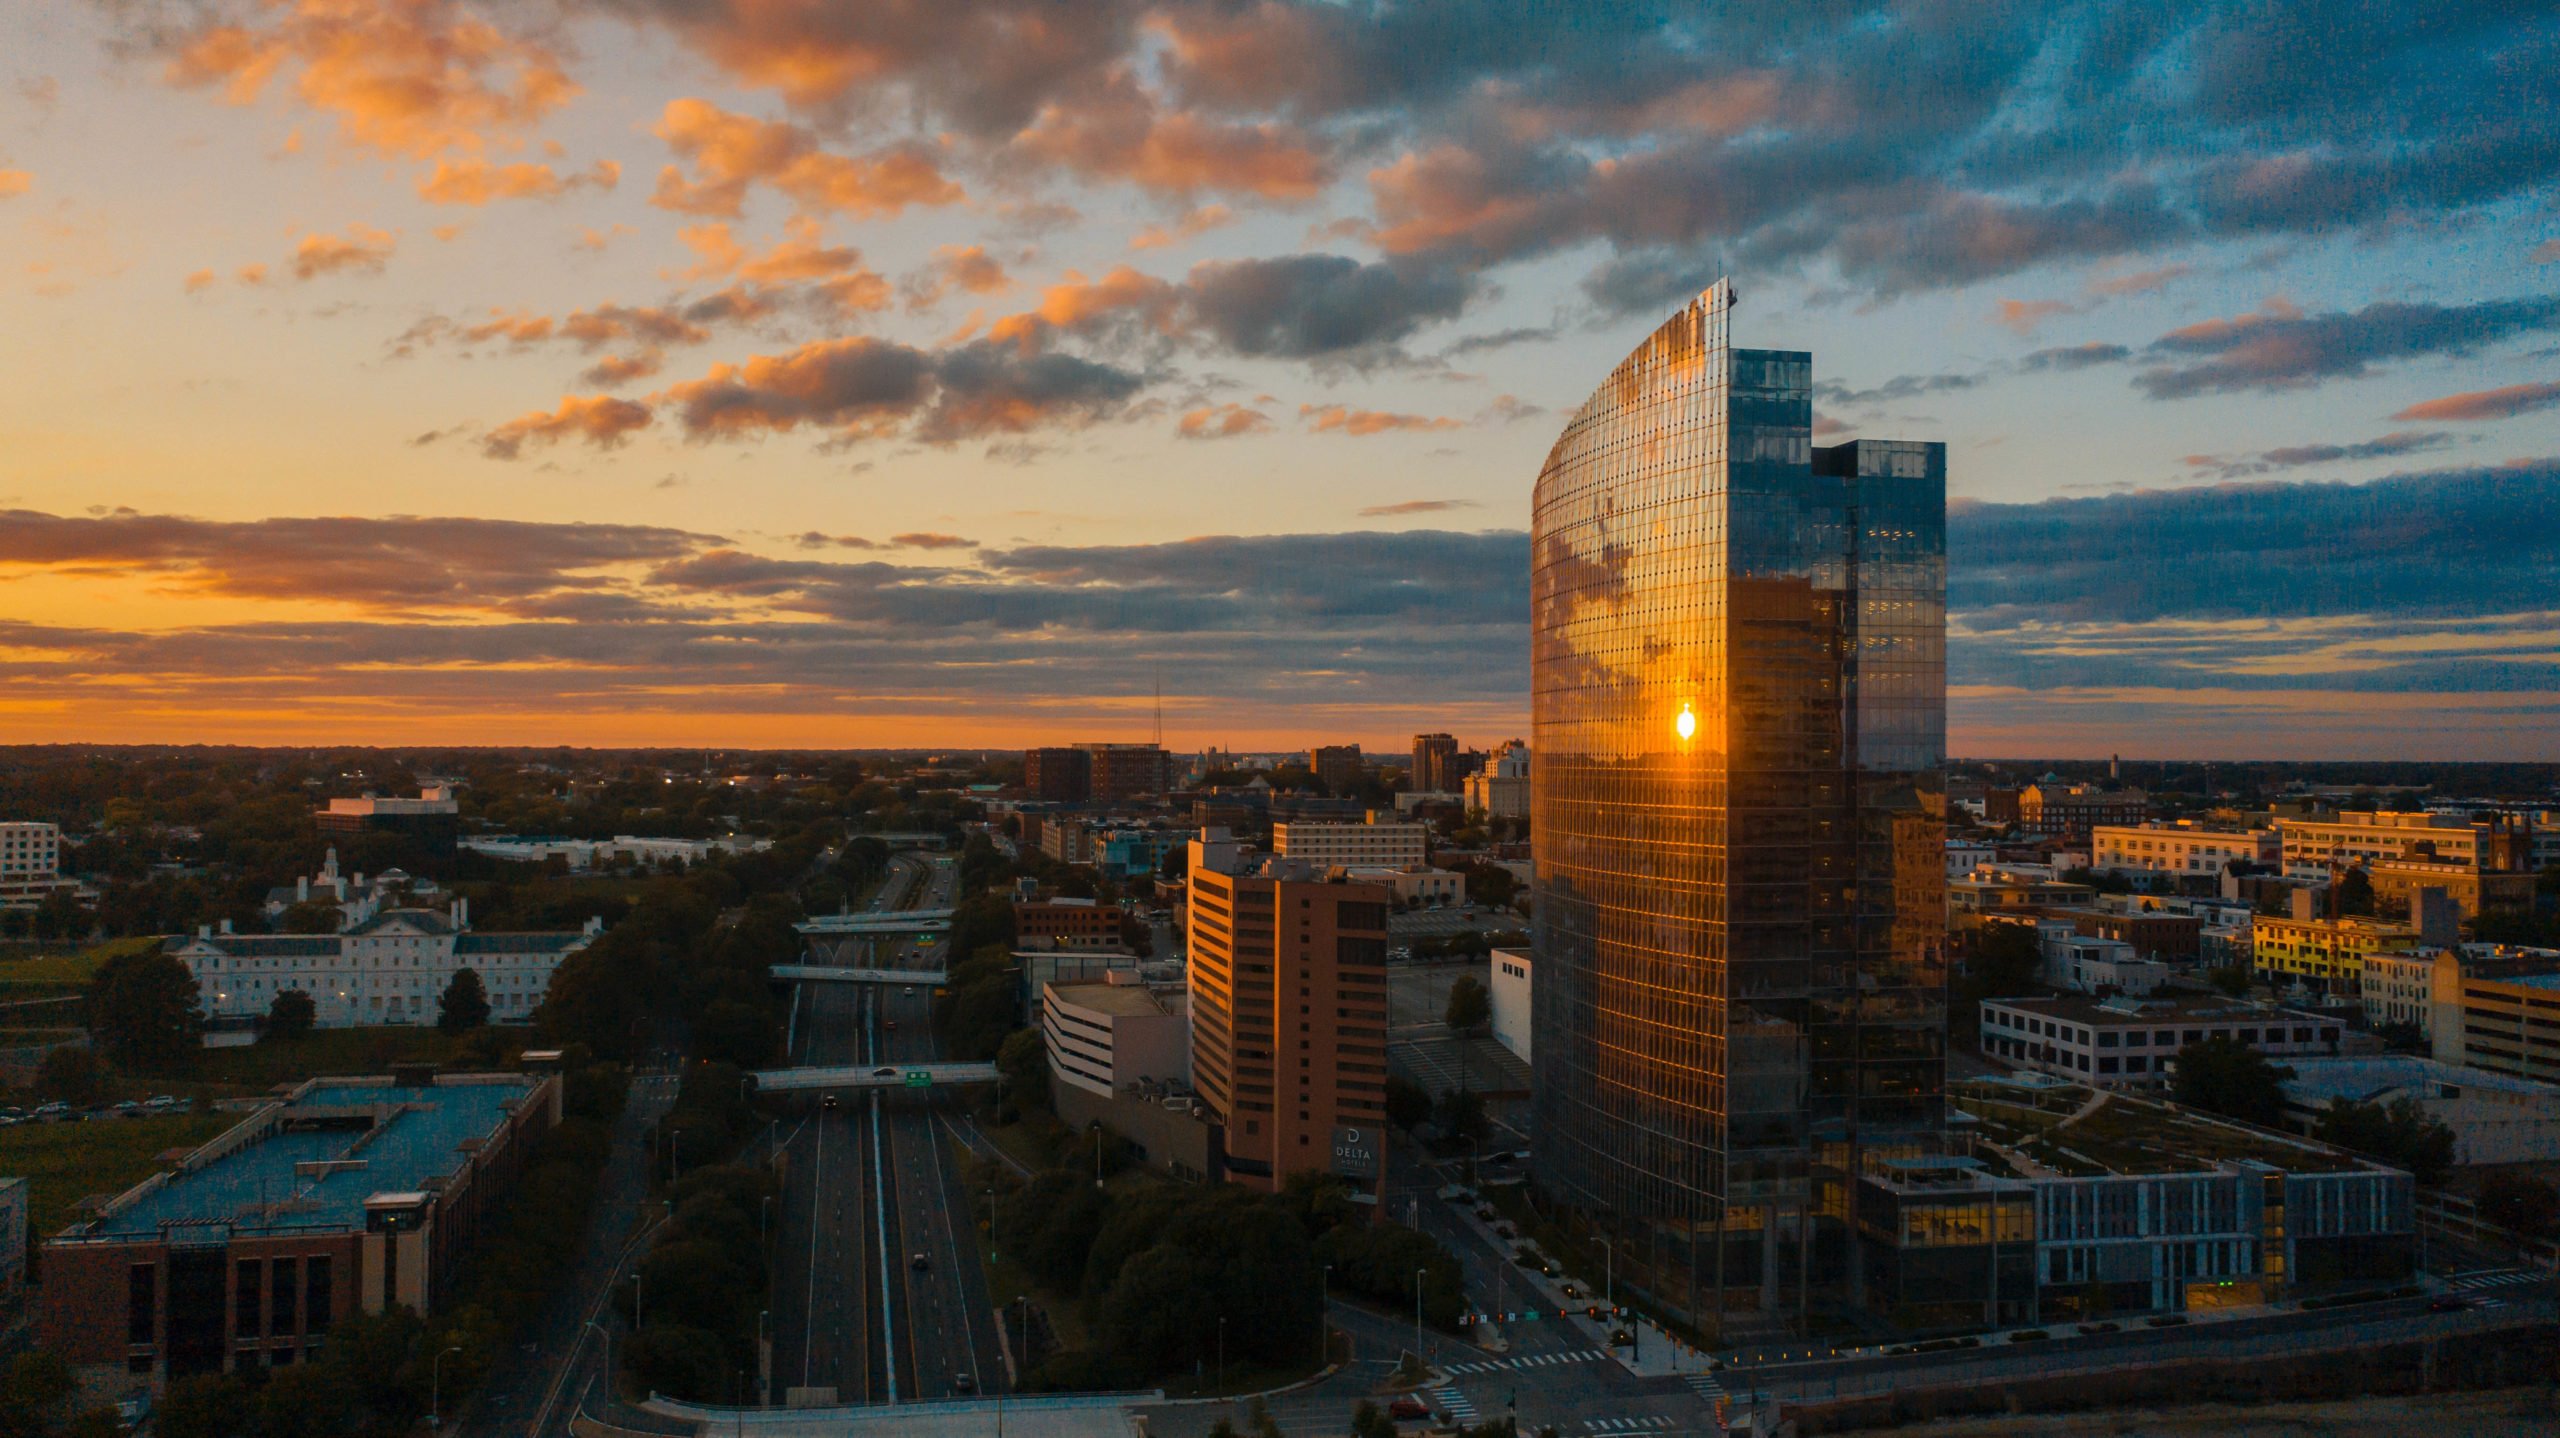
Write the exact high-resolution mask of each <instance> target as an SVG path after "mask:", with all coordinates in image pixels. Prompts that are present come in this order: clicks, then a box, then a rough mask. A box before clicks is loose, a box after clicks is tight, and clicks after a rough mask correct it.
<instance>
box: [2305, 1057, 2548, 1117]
mask: <svg viewBox="0 0 2560 1438" xmlns="http://www.w3.org/2000/svg"><path fill="white" fill-rule="evenodd" d="M2285 1066H2286V1067H2288V1068H2290V1069H2292V1070H2293V1073H2292V1076H2291V1077H2289V1078H2287V1079H2286V1080H2285V1081H2284V1095H2285V1097H2286V1098H2287V1099H2289V1100H2291V1101H2293V1102H2294V1103H2297V1104H2301V1105H2303V1106H2305V1107H2309V1108H2318V1107H2324V1106H2326V1105H2328V1104H2330V1103H2333V1102H2336V1101H2338V1100H2342V1099H2343V1100H2346V1101H2348V1102H2351V1103H2376V1102H2381V1101H2385V1100H2389V1099H2394V1098H2400V1097H2404V1096H2405V1097H2409V1098H2432V1097H2441V1096H2443V1090H2445V1089H2448V1088H2451V1089H2462V1090H2466V1091H2490V1092H2496V1093H2503V1094H2512V1095H2515V1096H2516V1097H2519V1098H2527V1099H2537V1100H2547V1101H2550V1102H2552V1103H2553V1104H2554V1105H2555V1106H2560V1089H2555V1088H2553V1087H2552V1086H2551V1085H2549V1084H2546V1083H2536V1082H2534V1081H2533V1080H2531V1079H2521V1078H2512V1077H2509V1076H2508V1075H2506V1074H2497V1073H2490V1072H2488V1071H2487V1070H2485V1069H2474V1068H2463V1067H2461V1066H2460V1065H2457V1064H2448V1063H2438V1062H2436V1061H2435V1060H2434V1059H2430V1058H2420V1057H2418V1056H2417V1055H2415V1054H2370V1055H2364V1056H2359V1057H2349V1058H2334V1059H2331V1058H2288V1059H2286V1060H2285Z"/></svg>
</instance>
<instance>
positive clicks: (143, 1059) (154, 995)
mask: <svg viewBox="0 0 2560 1438" xmlns="http://www.w3.org/2000/svg"><path fill="white" fill-rule="evenodd" d="M89 1033H90V1036H91V1037H92V1038H93V1039H95V1040H96V1041H97V1044H98V1047H99V1048H100V1049H101V1050H102V1051H103V1052H104V1054H105V1056H106V1058H107V1059H108V1061H109V1062H111V1063H113V1064H115V1065H116V1066H117V1067H119V1068H125V1069H132V1070H136V1071H138V1072H143V1073H154V1072H162V1071H166V1070H171V1069H178V1068H183V1067H185V1066H186V1065H187V1064H189V1063H191V1062H192V1061H193V1060H194V1058H195V1056H196V1051H197V1048H198V1046H199V1044H200V1042H201V1040H202V1036H203V1033H204V1015H203V1013H202V1012H201V1011H200V1010H199V1008H198V1006H197V997H196V981H195V976H194V975H193V974H190V973H188V972H187V966H186V965H185V964H182V963H180V962H178V960H177V958H176V957H175V956H174V955H171V954H169V953H166V952H164V951H162V950H159V949H149V950H145V951H143V952H140V953H123V954H118V955H116V956H115V957H113V958H111V959H109V960H107V961H106V962H105V963H103V964H100V965H99V966H98V972H97V974H96V975H95V976H94V977H92V978H91V979H90V981H89Z"/></svg>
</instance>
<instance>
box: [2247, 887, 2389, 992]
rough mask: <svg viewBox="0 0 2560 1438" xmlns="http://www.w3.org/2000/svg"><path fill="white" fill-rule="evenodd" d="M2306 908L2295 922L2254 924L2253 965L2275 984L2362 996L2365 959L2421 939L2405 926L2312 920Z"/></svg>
mask: <svg viewBox="0 0 2560 1438" xmlns="http://www.w3.org/2000/svg"><path fill="white" fill-rule="evenodd" d="M2295 897H2296V898H2297V899H2307V898H2309V897H2310V896H2309V895H2308V894H2297V895H2296V896H2295ZM2307 908H2308V905H2297V912H2296V913H2295V915H2294V916H2293V917H2290V918H2278V917H2276V916H2274V915H2270V914H2260V915H2259V916H2258V917H2257V918H2256V919H2255V920H2254V921H2253V922H2252V923H2251V924H2250V930H2249V943H2250V950H2251V955H2252V962H2253V963H2254V965H2255V966H2256V968H2257V971H2258V975H2259V977H2261V978H2263V979H2265V980H2267V981H2268V982H2270V983H2277V984H2282V983H2286V982H2296V983H2300V984H2302V985H2304V986H2305V987H2307V988H2311V989H2315V990H2317V991H2319V992H2321V993H2325V994H2341V995H2347V996H2350V997H2354V996H2360V995H2362V993H2363V992H2364V964H2365V960H2366V959H2368V958H2370V957H2372V956H2373V955H2375V954H2384V953H2389V952H2391V951H2392V950H2394V949H2403V948H2406V947H2408V946H2409V945H2410V944H2411V943H2412V942H2414V941H2416V939H2417V937H2418V931H2417V930H2416V929H2414V928H2411V927H2410V926H2408V925H2406V924H2395V923H2390V922H2388V921H2385V920H2382V919H2365V918H2355V917H2352V916H2350V917H2346V918H2335V919H2329V918H2312V917H2307V916H2306V915H2305V914H2304V913H2303V912H2302V910H2305V909H2307Z"/></svg>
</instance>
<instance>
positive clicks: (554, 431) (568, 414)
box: [480, 394, 652, 459]
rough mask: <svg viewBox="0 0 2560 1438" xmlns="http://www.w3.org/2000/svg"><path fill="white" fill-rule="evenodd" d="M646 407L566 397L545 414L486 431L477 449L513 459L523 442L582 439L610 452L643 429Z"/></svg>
mask: <svg viewBox="0 0 2560 1438" xmlns="http://www.w3.org/2000/svg"><path fill="white" fill-rule="evenodd" d="M651 418H652V415H651V413H650V410H649V407H648V406H647V405H645V404H642V403H640V402H639V401H638V400H629V399H615V398H614V397H613V396H611V395H601V394H598V395H570V396H568V397H566V398H564V399H562V400H561V401H560V407H559V408H558V409H555V410H551V411H549V412H547V413H546V412H544V411H542V410H536V411H534V412H533V413H531V414H527V415H519V416H517V417H516V418H514V419H511V420H508V421H507V422H506V423H505V424H502V425H500V426H498V427H497V428H496V429H493V430H491V431H489V433H488V436H487V437H486V438H484V439H482V440H481V441H480V450H481V452H482V453H483V454H486V455H488V456H489V457H490V458H491V459H513V458H515V457H516V455H517V454H518V453H520V452H521V451H522V450H523V448H524V446H525V445H526V444H527V443H540V444H552V443H556V442H558V441H560V440H564V439H583V440H585V441H587V442H588V443H590V444H593V445H595V446H596V447H597V448H599V449H612V448H613V447H615V446H616V445H619V444H621V443H622V442H623V441H624V440H625V439H627V438H629V437H630V435H631V433H632V432H633V431H634V430H640V429H646V428H648V426H649V421H650V419H651Z"/></svg>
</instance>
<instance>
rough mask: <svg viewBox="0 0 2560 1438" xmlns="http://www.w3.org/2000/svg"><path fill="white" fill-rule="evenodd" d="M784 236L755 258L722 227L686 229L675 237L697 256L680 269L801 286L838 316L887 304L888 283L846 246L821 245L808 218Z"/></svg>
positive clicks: (789, 226)
mask: <svg viewBox="0 0 2560 1438" xmlns="http://www.w3.org/2000/svg"><path fill="white" fill-rule="evenodd" d="M783 231H784V237H783V238H782V239H781V240H779V241H777V242H775V244H774V246H773V248H771V249H769V250H766V251H764V252H763V253H761V254H759V253H756V252H754V251H752V250H749V249H748V248H747V247H746V246H744V245H742V244H740V243H739V242H738V239H737V235H736V233H735V232H734V231H733V230H732V229H731V228H730V227H729V226H727V225H725V224H717V223H714V224H707V225H688V226H686V227H685V228H684V229H682V230H680V231H678V238H680V239H681V240H683V241H684V243H685V246H686V247H687V248H689V249H691V250H692V251H693V252H694V254H695V255H696V256H697V259H696V261H695V263H694V264H693V265H692V266H691V267H689V268H687V269H686V270H685V271H683V277H684V278H686V279H702V278H706V277H709V278H728V277H735V278H737V279H741V280H745V281H747V282H749V283H750V284H757V285H774V286H789V285H805V286H807V290H806V291H805V292H806V293H807V294H809V295H812V296H814V297H816V298H817V299H818V300H820V301H821V302H822V303H823V304H824V306H825V307H826V308H828V309H831V310H832V311H834V312H835V313H836V314H838V315H851V314H856V313H861V312H865V311H872V310H882V309H886V308H888V306H889V281H888V279H887V278H886V277H885V276H883V275H881V274H880V272H879V271H877V270H874V269H871V268H869V267H868V266H866V265H864V264H863V263H862V252H861V251H860V250H857V249H854V248H852V247H851V246H845V245H835V246H830V245H828V244H826V243H824V241H823V238H822V236H823V235H824V227H823V226H821V225H820V224H819V223H818V222H817V221H816V220H813V219H810V218H808V217H807V216H794V217H793V218H792V219H791V220H789V221H787V222H786V223H785V224H784V226H783Z"/></svg>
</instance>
